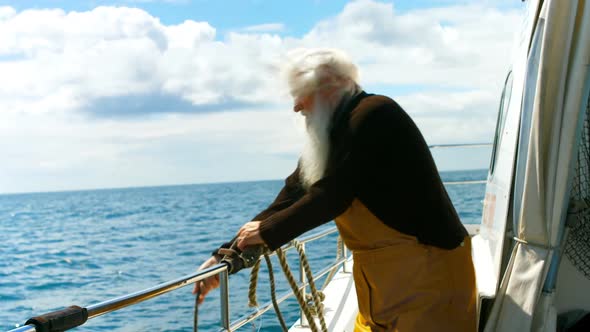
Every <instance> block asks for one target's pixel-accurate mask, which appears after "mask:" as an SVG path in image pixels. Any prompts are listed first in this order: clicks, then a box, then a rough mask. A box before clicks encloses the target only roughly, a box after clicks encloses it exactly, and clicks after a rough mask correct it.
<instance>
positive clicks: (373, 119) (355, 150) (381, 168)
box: [260, 104, 395, 250]
mask: <svg viewBox="0 0 590 332" xmlns="http://www.w3.org/2000/svg"><path fill="white" fill-rule="evenodd" d="M394 113H395V112H394V107H392V105H391V104H381V105H377V107H371V108H370V109H368V110H363V111H361V112H358V113H356V114H354V115H352V116H351V119H350V140H349V141H348V143H347V146H346V147H345V148H342V149H340V147H338V149H339V151H337V155H334V156H332V158H334V161H335V162H331V163H330V164H331V167H330V168H329V169H328V170H327V171H326V175H325V176H324V177H323V178H322V179H321V180H319V181H318V182H316V183H315V184H313V185H312V186H311V188H310V189H309V190H308V191H307V193H306V194H305V195H304V196H303V197H301V199H299V200H298V201H297V202H295V203H294V204H292V205H291V206H289V207H288V208H286V209H283V210H281V211H278V212H276V213H274V214H273V215H271V216H270V217H268V218H266V219H265V220H264V221H263V222H262V223H261V227H260V231H261V236H262V238H263V240H264V242H265V243H266V244H267V246H268V247H269V248H270V249H271V250H274V249H276V248H279V247H280V246H281V245H283V244H285V243H287V242H289V241H290V240H292V239H294V238H296V237H297V236H299V235H301V234H302V233H304V232H306V231H308V230H310V229H313V228H315V227H317V226H319V225H322V224H324V223H326V222H329V221H331V220H333V219H334V218H336V217H338V216H339V215H341V214H342V213H344V211H346V209H347V208H348V207H349V206H350V204H351V203H352V200H353V199H354V198H355V197H356V196H357V194H358V188H359V187H367V186H369V187H370V186H371V185H372V184H374V183H375V182H376V181H377V182H378V181H379V179H380V178H383V177H389V178H390V177H391V176H389V174H384V173H390V172H391V171H393V170H391V169H387V166H389V165H391V160H392V159H391V157H389V156H390V155H393V153H394V152H393V151H391V149H392V148H393V144H395V143H394V140H393V138H392V133H391V132H392V131H393V130H395V129H394V128H393V127H394V126H393V124H394V121H395V115H394ZM394 135H395V134H394ZM384 161H385V164H389V165H383V164H381V165H379V164H380V163H382V162H384ZM376 170H377V171H376ZM372 191H374V190H372Z"/></svg>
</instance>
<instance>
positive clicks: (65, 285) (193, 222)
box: [0, 170, 487, 331]
mask: <svg viewBox="0 0 590 332" xmlns="http://www.w3.org/2000/svg"><path fill="white" fill-rule="evenodd" d="M441 176H442V178H443V180H444V181H470V180H483V179H485V178H486V176H487V171H486V170H470V171H453V172H442V173H441ZM282 184H283V181H282V180H276V181H257V182H239V183H218V184H195V185H181V186H161V187H141V188H125V189H102V190H88V191H68V192H49V193H30V194H4V195H0V234H1V235H2V241H0V331H6V330H10V329H13V328H15V327H18V326H21V325H22V324H23V323H24V322H25V321H26V320H27V319H28V318H30V317H33V316H36V315H39V314H43V313H46V312H50V311H53V310H58V309H62V308H65V307H67V306H70V305H79V306H82V307H86V306H89V305H91V304H96V303H99V302H102V301H105V300H108V299H112V298H115V297H118V296H122V295H125V294H128V293H132V292H135V291H138V290H142V289H145V288H149V287H151V286H154V285H156V284H159V283H162V282H165V281H169V280H173V279H176V278H179V277H181V276H184V275H187V274H190V273H193V272H194V271H195V270H196V269H197V267H198V266H199V265H200V264H201V263H202V262H203V261H204V260H205V259H207V258H208V257H209V256H210V253H211V251H212V250H213V249H215V248H216V247H217V246H218V245H219V244H221V243H223V242H225V241H228V240H229V239H230V238H232V236H233V235H234V234H235V232H236V231H237V230H238V229H239V227H240V226H241V225H242V224H243V223H245V222H247V221H249V220H251V218H252V217H253V216H254V215H256V214H257V213H258V212H259V211H261V210H262V209H264V208H265V207H266V206H267V205H268V204H269V203H270V202H271V201H272V200H273V198H274V196H275V195H276V194H277V193H278V191H279V190H280V188H281V187H282ZM447 191H448V192H449V195H450V197H451V199H452V201H453V203H454V205H455V208H456V209H457V211H458V212H459V215H460V217H461V220H462V222H463V223H465V224H476V223H479V222H480V218H481V212H482V201H483V197H484V193H485V184H460V185H447ZM333 225H334V224H333V222H330V223H328V224H325V225H323V226H321V227H319V228H318V229H316V230H312V231H310V232H316V231H318V230H320V229H324V228H326V227H332V226H333ZM336 243H337V235H336V234H332V235H330V236H327V237H325V238H323V239H321V240H319V241H316V242H312V243H310V244H308V245H307V247H306V249H307V253H308V259H309V260H310V265H311V268H312V270H313V271H319V270H320V269H322V268H323V267H325V266H327V265H328V264H330V262H332V261H333V260H334V259H335V257H336ZM288 257H289V261H290V263H291V266H292V268H293V271H294V272H295V273H296V275H298V263H297V259H296V253H295V252H293V251H291V252H289V254H288ZM275 259H276V258H275ZM273 263H274V271H275V276H276V278H277V294H280V293H282V292H285V291H287V290H288V285H287V283H286V281H285V279H284V277H283V274H282V271H281V270H280V267H279V265H278V263H277V261H276V260H274V259H273ZM259 282H260V284H259V287H258V299H259V303H261V304H263V303H266V302H267V301H269V300H270V291H269V287H268V285H269V284H268V276H267V270H266V266H265V264H262V268H261V271H260V281H259ZM248 284H249V271H246V270H243V271H241V272H239V273H237V274H235V275H232V276H230V306H231V308H230V310H231V311H230V317H231V320H235V319H238V318H240V317H242V316H243V315H246V314H248V313H251V312H252V310H254V309H252V308H249V307H248V304H247V303H248V299H247V292H248ZM321 285H322V280H320V282H319V283H318V286H320V287H321ZM191 290H192V286H187V287H183V288H180V289H177V290H175V291H173V292H171V293H168V294H165V295H162V296H160V297H157V298H154V299H150V300H148V301H146V302H143V303H141V304H138V305H135V306H131V307H127V308H124V309H121V310H119V311H116V312H112V313H109V314H106V315H103V316H99V317H96V318H94V319H91V320H89V321H88V322H87V323H86V324H84V325H83V326H80V327H78V328H76V329H75V330H77V331H192V329H193V312H194V296H193V295H192V294H191ZM280 308H281V312H282V313H283V316H284V318H285V320H286V322H287V324H288V325H291V324H293V323H294V322H295V321H296V320H297V319H298V317H299V308H298V305H297V302H296V300H294V299H290V300H287V301H285V302H283V303H282V304H281V306H280ZM198 317H199V330H200V331H217V330H218V329H219V328H220V300H219V291H218V290H216V291H213V292H212V293H211V294H210V295H209V296H208V297H207V299H206V300H205V302H204V303H203V304H202V305H201V306H200V307H199V315H198ZM242 330H243V331H280V326H279V324H278V321H277V317H276V316H275V314H274V312H273V311H272V310H270V311H269V312H267V313H266V314H264V315H262V316H261V317H260V318H258V319H257V320H255V321H254V322H252V323H251V324H248V325H246V326H245V327H243V328H242Z"/></svg>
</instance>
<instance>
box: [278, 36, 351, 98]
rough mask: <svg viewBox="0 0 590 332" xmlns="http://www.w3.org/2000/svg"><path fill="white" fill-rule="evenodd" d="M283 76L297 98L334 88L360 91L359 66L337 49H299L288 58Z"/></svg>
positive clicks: (290, 53)
mask: <svg viewBox="0 0 590 332" xmlns="http://www.w3.org/2000/svg"><path fill="white" fill-rule="evenodd" d="M283 74H284V75H285V76H286V79H287V83H288V84H289V89H290V93H291V96H293V98H298V97H304V96H308V95H311V94H313V93H315V92H319V91H321V90H323V89H332V88H336V91H339V92H341V93H347V94H351V95H354V94H356V93H358V92H360V86H359V84H358V76H359V75H358V69H357V67H356V66H355V65H354V63H352V61H351V60H350V58H349V57H348V55H346V54H345V53H344V52H342V51H340V50H336V49H323V48H314V49H295V50H293V51H291V52H289V54H288V55H287V61H286V65H285V67H284V70H283Z"/></svg>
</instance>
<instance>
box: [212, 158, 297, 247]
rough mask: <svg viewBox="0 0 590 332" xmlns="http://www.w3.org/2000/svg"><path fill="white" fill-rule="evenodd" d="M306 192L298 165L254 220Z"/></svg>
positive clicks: (283, 207)
mask: <svg viewBox="0 0 590 332" xmlns="http://www.w3.org/2000/svg"><path fill="white" fill-rule="evenodd" d="M304 192H305V191H304V189H303V187H302V186H301V181H300V180H299V166H298V167H297V168H296V169H295V171H294V172H293V173H292V174H291V175H289V176H288V177H287V178H286V179H285V185H284V186H283V188H282V189H281V191H280V192H279V194H278V195H277V197H276V198H275V200H274V201H273V202H272V203H271V204H270V205H269V206H268V207H267V208H266V209H265V210H264V211H262V212H260V213H258V214H257V215H256V216H255V217H254V218H253V219H252V220H253V221H261V220H264V219H266V218H268V217H270V216H272V215H273V214H274V213H276V212H278V211H281V210H283V209H286V208H288V207H289V206H291V205H292V204H293V203H295V202H296V201H297V200H298V199H299V198H301V197H302V196H303V194H304ZM235 240H236V236H234V237H233V238H232V239H231V240H230V241H228V242H225V243H224V244H222V245H221V246H220V247H219V248H229V247H231V245H232V243H234V241H235ZM219 248H218V249H215V251H213V252H212V255H215V254H217V250H219Z"/></svg>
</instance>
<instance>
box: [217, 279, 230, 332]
mask: <svg viewBox="0 0 590 332" xmlns="http://www.w3.org/2000/svg"><path fill="white" fill-rule="evenodd" d="M219 288H220V296H219V298H220V300H221V327H222V328H224V329H225V330H226V331H230V329H229V327H230V322H229V279H228V271H227V270H224V271H222V272H221V273H220V274H219Z"/></svg>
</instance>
